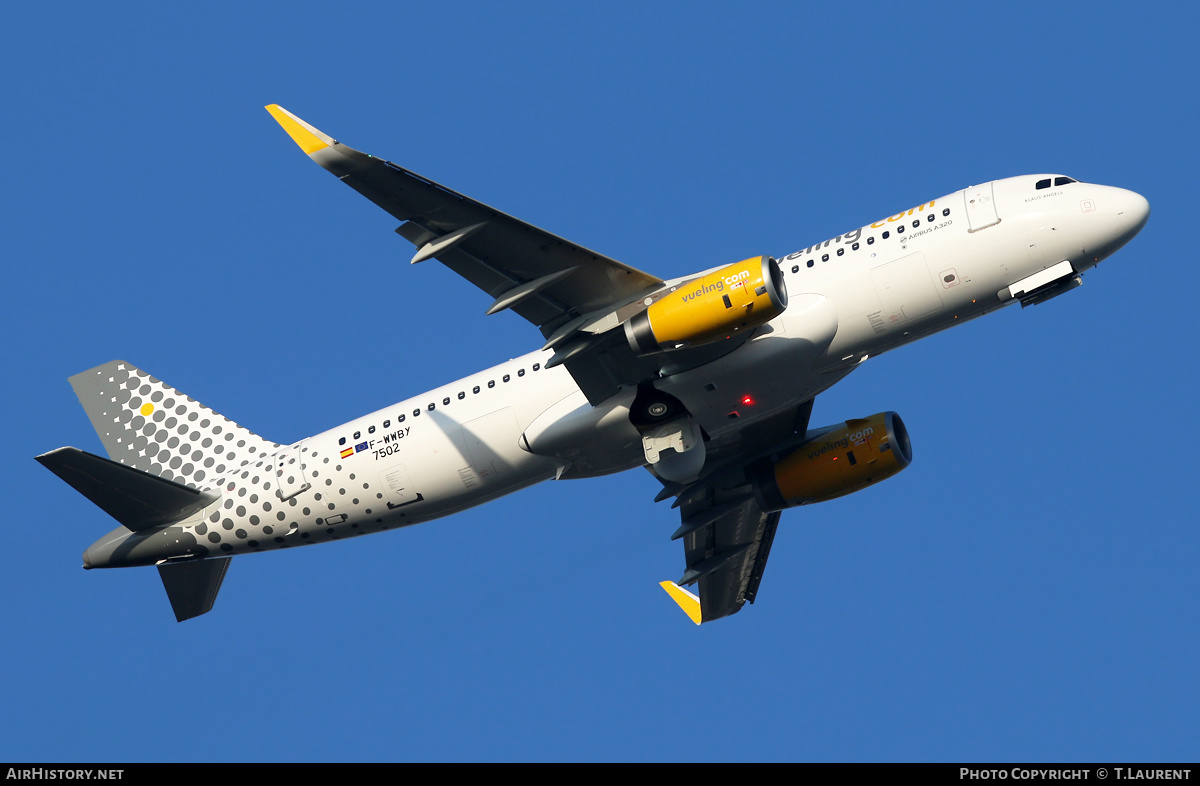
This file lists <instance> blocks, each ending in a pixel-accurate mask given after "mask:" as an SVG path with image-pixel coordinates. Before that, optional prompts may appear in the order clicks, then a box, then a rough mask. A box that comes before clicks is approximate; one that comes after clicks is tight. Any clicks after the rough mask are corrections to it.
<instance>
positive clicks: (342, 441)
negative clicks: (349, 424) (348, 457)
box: [338, 437, 346, 445]
mask: <svg viewBox="0 0 1200 786" xmlns="http://www.w3.org/2000/svg"><path fill="white" fill-rule="evenodd" d="M338 444H339V445H345V444H346V438H345V437H342V438H341V439H339V440H338Z"/></svg>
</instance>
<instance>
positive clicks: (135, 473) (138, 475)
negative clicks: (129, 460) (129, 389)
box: [37, 448, 220, 532]
mask: <svg viewBox="0 0 1200 786" xmlns="http://www.w3.org/2000/svg"><path fill="white" fill-rule="evenodd" d="M37 460H38V461H39V462H40V463H41V464H42V466H44V467H45V468H46V469H48V470H50V471H51V472H53V473H54V474H55V475H58V476H59V477H60V478H62V479H63V480H65V481H66V482H67V483H68V484H69V485H70V486H71V487H72V488H74V489H75V490H76V491H78V492H79V493H80V494H82V495H83V496H85V497H87V498H88V499H90V500H91V501H92V502H94V503H96V505H98V506H99V507H100V509H101V510H103V511H104V512H105V513H107V514H108V515H110V516H112V517H113V518H114V519H116V520H117V521H119V522H120V523H121V524H122V525H123V526H124V527H125V528H126V529H130V530H132V531H134V532H138V531H139V530H143V529H150V528H152V527H161V526H163V525H164V524H170V523H172V522H175V521H181V520H182V519H185V518H187V517H188V516H190V515H192V514H193V513H195V512H196V511H198V510H201V509H202V508H204V507H205V506H206V505H211V504H212V503H213V502H216V501H217V500H218V499H220V494H218V493H216V492H212V491H199V490H197V489H193V488H189V487H187V486H182V485H180V484H178V483H175V482H173V481H170V480H163V479H162V478H160V477H157V476H155V475H151V474H149V473H148V472H142V471H141V470H138V469H134V468H133V467H127V466H125V465H124V464H118V463H117V462H115V461H111V460H109V459H106V458H102V457H101V456H94V455H92V454H91V453H86V452H84V451H82V450H80V449H79V448H59V449H58V450H52V451H50V452H49V453H44V454H42V455H40V456H38V457H37Z"/></svg>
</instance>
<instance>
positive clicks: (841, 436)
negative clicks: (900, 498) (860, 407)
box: [749, 412, 912, 511]
mask: <svg viewBox="0 0 1200 786" xmlns="http://www.w3.org/2000/svg"><path fill="white" fill-rule="evenodd" d="M911 462H912V444H911V443H910V442H909V441H908V430H907V429H906V428H905V427H904V421H902V420H900V416H899V415H897V414H896V413H895V412H880V413H879V414H878V415H871V416H870V417H869V418H859V419H855V420H847V421H846V422H845V424H843V425H841V426H837V427H836V428H834V429H833V430H831V431H828V432H826V433H824V434H822V435H821V436H819V437H817V438H816V439H814V440H810V441H809V442H806V443H805V444H803V445H801V446H800V447H798V448H796V449H795V450H793V451H792V452H791V453H789V454H788V455H786V456H784V457H783V458H782V459H780V460H778V461H776V462H774V463H766V464H764V465H763V466H759V467H754V468H752V469H751V470H750V473H749V475H750V482H751V484H752V485H753V487H754V495H755V497H756V498H757V499H758V504H759V505H761V506H762V509H763V510H767V511H771V510H783V509H784V508H790V507H793V506H795V505H807V504H809V503H812V502H823V501H825V500H827V499H834V498H835V497H841V496H843V495H845V494H850V493H851V492H854V491H858V490H860V489H864V488H866V487H867V486H870V485H871V484H873V483H878V482H879V481H881V480H886V479H887V478H890V477H891V476H892V475H895V474H896V473H897V472H899V471H900V470H902V469H904V468H905V467H907V466H908V465H909V464H910V463H911Z"/></svg>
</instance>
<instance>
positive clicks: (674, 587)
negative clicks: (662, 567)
mask: <svg viewBox="0 0 1200 786" xmlns="http://www.w3.org/2000/svg"><path fill="white" fill-rule="evenodd" d="M658 586H660V587H662V588H663V589H664V590H666V591H667V594H668V595H670V596H671V600H673V601H675V602H676V603H677V604H679V608H681V609H683V613H684V614H687V615H688V617H689V618H690V619H691V621H692V622H694V623H696V624H697V625H699V624H700V623H702V622H704V620H703V619H702V618H701V615H700V598H698V597H696V596H695V595H693V594H692V593H690V592H688V591H687V590H685V589H684V588H683V587H681V586H679V585H678V584H676V583H675V582H673V581H660V582H659V583H658Z"/></svg>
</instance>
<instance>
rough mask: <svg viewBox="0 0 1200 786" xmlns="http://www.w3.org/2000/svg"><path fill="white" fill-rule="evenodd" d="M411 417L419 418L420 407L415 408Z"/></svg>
mask: <svg viewBox="0 0 1200 786" xmlns="http://www.w3.org/2000/svg"><path fill="white" fill-rule="evenodd" d="M413 417H414V418H419V417H421V408H420V407H417V408H416V409H414V410H413Z"/></svg>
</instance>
